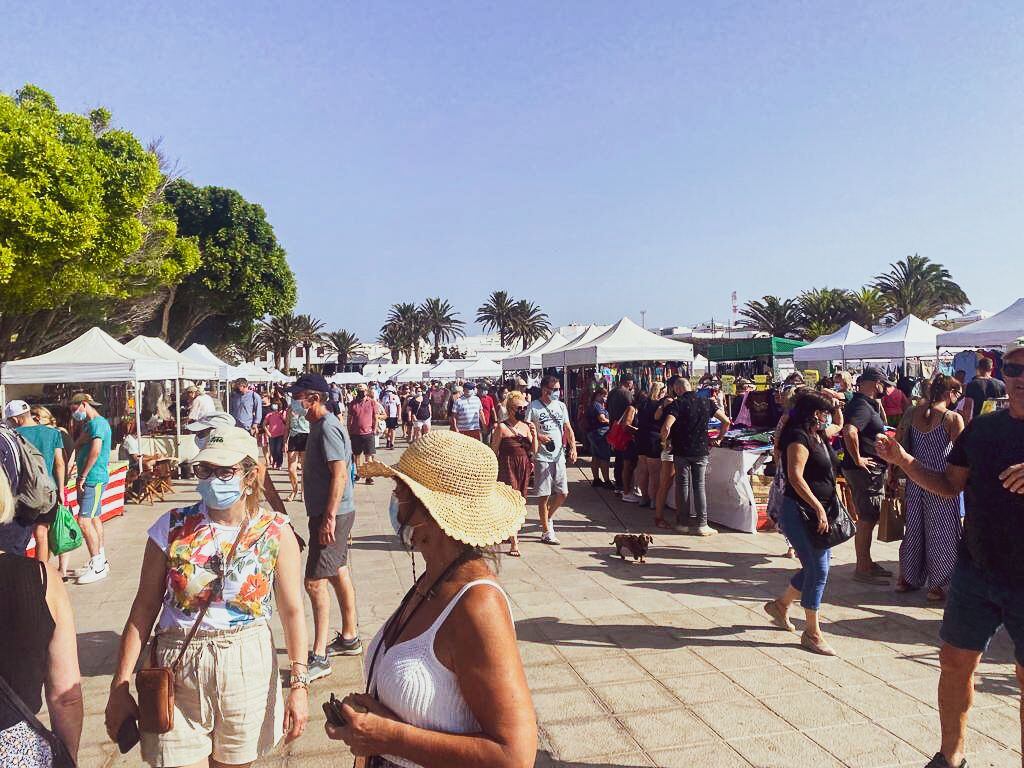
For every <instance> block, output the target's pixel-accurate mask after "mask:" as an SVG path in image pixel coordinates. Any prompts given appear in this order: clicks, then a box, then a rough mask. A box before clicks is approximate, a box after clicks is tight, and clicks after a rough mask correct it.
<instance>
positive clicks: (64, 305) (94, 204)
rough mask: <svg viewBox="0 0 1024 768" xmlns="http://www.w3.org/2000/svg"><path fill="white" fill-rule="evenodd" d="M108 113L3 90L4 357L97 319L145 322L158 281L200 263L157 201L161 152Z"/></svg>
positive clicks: (0, 252) (0, 247) (0, 345)
mask: <svg viewBox="0 0 1024 768" xmlns="http://www.w3.org/2000/svg"><path fill="white" fill-rule="evenodd" d="M110 120H111V115H110V113H109V112H108V111H107V110H105V109H102V108H97V109H95V110H93V111H92V112H90V113H89V114H88V115H77V114H72V113H65V112H61V111H60V110H59V109H58V108H57V105H56V102H55V101H54V99H53V97H52V96H50V94H48V93H46V92H45V91H43V90H42V89H40V88H37V87H35V86H32V85H26V86H25V87H24V88H22V89H21V90H19V91H18V92H17V93H16V94H15V95H14V96H13V97H11V96H7V95H4V94H0V356H4V357H11V356H18V355H25V354H37V353H39V352H44V351H46V350H47V349H49V348H52V347H54V346H57V345H58V344H60V343H63V342H64V341H67V340H68V339H69V338H71V337H72V336H74V335H76V334H77V333H80V332H81V331H82V330H84V328H86V327H88V326H89V325H91V324H94V323H100V324H104V325H106V326H107V327H108V328H109V329H110V330H113V331H115V332H117V330H118V329H119V328H121V327H124V328H126V329H130V330H132V331H136V330H140V329H141V327H142V325H144V323H145V322H146V321H147V320H148V319H149V318H150V317H151V316H152V312H153V310H154V308H155V306H156V304H157V303H158V302H156V301H153V300H152V299H151V298H149V297H152V295H153V294H154V292H156V291H158V290H159V287H160V286H161V285H166V284H170V283H173V282H176V281H179V280H181V279H183V278H184V276H185V275H186V274H188V273H189V272H191V271H193V270H195V269H196V268H197V267H198V265H199V252H198V249H197V247H196V244H195V243H194V242H193V241H191V240H189V239H183V238H181V237H179V236H178V232H177V227H176V223H175V220H174V217H173V214H172V212H171V210H170V208H169V207H168V206H167V205H166V203H164V201H163V194H162V193H163V188H162V185H163V183H164V182H165V180H166V176H165V175H164V174H163V173H162V172H161V168H160V161H159V157H158V153H157V152H156V151H155V149H154V148H152V147H150V148H146V147H143V146H142V144H140V143H139V141H138V140H137V139H136V138H135V137H134V136H132V134H130V133H128V132H127V131H123V130H115V129H111V127H110Z"/></svg>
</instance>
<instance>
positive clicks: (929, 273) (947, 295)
mask: <svg viewBox="0 0 1024 768" xmlns="http://www.w3.org/2000/svg"><path fill="white" fill-rule="evenodd" d="M872 287H873V288H875V289H876V290H878V291H879V293H881V294H882V296H883V298H885V300H886V303H887V304H888V309H889V314H891V315H892V316H893V318H895V319H896V320H902V319H903V318H904V317H906V316H907V315H915V316H917V317H919V318H921V319H922V320H930V319H932V318H933V317H935V316H936V315H937V314H939V313H940V312H943V311H945V310H947V309H952V310H956V311H957V312H962V311H963V310H964V308H965V307H966V306H967V305H968V304H969V303H970V299H968V298H967V294H966V293H964V290H963V289H962V288H961V287H960V286H959V285H958V284H957V283H955V282H954V281H953V277H952V275H950V273H949V270H948V269H946V268H945V267H944V266H942V265H941V264H936V263H934V262H932V261H930V260H929V259H928V258H927V257H925V256H919V255H918V254H916V253H915V254H914V255H913V256H907V257H906V258H905V259H903V260H902V261H897V262H896V263H895V264H890V265H889V272H886V273H884V274H881V275H878V276H877V277H876V278H875V282H874V283H873V285H872Z"/></svg>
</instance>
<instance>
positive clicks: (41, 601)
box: [0, 469, 84, 768]
mask: <svg viewBox="0 0 1024 768" xmlns="http://www.w3.org/2000/svg"><path fill="white" fill-rule="evenodd" d="M14 511H15V504H14V498H13V495H12V493H11V487H10V483H9V482H8V480H7V473H6V472H5V471H4V470H3V469H0V525H6V524H7V523H9V522H10V521H11V520H13V519H14ZM0 583H2V584H3V585H4V586H3V589H2V590H0V682H2V683H3V685H0V765H4V766H19V768H51V767H53V768H69V767H70V766H73V765H74V761H75V760H76V759H77V756H78V745H79V741H80V740H81V737H82V720H83V717H84V707H83V705H82V684H81V683H82V679H81V674H80V672H79V668H78V642H77V638H76V636H75V619H74V615H73V614H72V611H71V601H70V600H69V599H68V593H67V590H66V589H65V587H64V584H63V582H62V581H61V580H60V578H59V577H58V575H57V572H56V571H54V570H53V568H51V567H50V566H49V565H47V564H46V563H42V562H39V561H38V560H30V559H29V558H27V557H23V556H21V555H19V554H9V553H7V552H4V551H2V550H0ZM44 692H45V694H46V709H47V712H48V713H49V718H50V726H51V728H52V730H50V728H47V727H46V726H45V725H43V724H42V723H41V722H40V721H39V719H38V718H37V717H36V715H38V714H39V712H40V710H41V709H42V707H43V693H44Z"/></svg>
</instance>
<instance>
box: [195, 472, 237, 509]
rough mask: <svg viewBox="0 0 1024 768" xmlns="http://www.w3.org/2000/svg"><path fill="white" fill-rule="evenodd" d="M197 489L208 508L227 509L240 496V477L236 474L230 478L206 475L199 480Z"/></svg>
mask: <svg viewBox="0 0 1024 768" xmlns="http://www.w3.org/2000/svg"><path fill="white" fill-rule="evenodd" d="M197 490H198V491H199V497H200V498H201V499H202V500H203V503H204V504H206V506H207V507H209V508H210V509H227V508H228V507H230V506H231V505H232V504H234V503H235V502H236V501H238V500H239V499H240V498H242V478H241V477H239V476H238V475H236V476H235V477H232V478H231V479H230V480H219V479H217V477H216V476H213V477H208V478H207V479H206V480H200V481H199V484H198V485H197Z"/></svg>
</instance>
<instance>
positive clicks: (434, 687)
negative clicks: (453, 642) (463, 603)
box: [367, 579, 512, 768]
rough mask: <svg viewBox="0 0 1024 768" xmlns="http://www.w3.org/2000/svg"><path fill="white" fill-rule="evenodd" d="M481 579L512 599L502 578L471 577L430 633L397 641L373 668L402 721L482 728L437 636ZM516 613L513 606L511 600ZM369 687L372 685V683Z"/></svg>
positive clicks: (450, 729)
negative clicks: (438, 651) (439, 651)
mask: <svg viewBox="0 0 1024 768" xmlns="http://www.w3.org/2000/svg"><path fill="white" fill-rule="evenodd" d="M478 584H487V585H489V586H491V587H494V588H495V589H496V590H498V591H499V592H501V594H502V596H503V597H504V598H505V602H506V603H507V602H508V595H506V594H505V590H503V589H502V588H501V587H500V586H499V585H498V583H497V582H495V581H491V580H490V579H478V580H476V581H471V582H469V583H468V584H466V586H464V587H463V588H462V589H460V590H459V591H458V593H457V594H456V595H455V597H453V598H452V599H451V602H449V603H448V605H446V606H445V608H444V610H443V611H441V615H440V616H438V617H437V619H436V620H435V621H434V623H433V624H431V625H430V627H429V628H428V629H427V630H426V631H425V632H423V633H422V634H420V635H417V636H416V637H413V638H410V639H408V640H405V641H403V642H401V643H396V644H395V645H393V646H392V647H391V648H389V649H388V650H387V652H386V653H382V654H381V656H380V658H378V659H377V664H376V667H375V668H374V672H373V678H374V681H375V682H376V685H377V699H378V700H379V701H380V702H381V703H382V704H383V705H384V706H386V707H388V708H389V709H390V710H391V711H392V712H394V713H395V714H396V715H398V717H399V718H400V719H401V720H402V721H404V722H406V723H409V724H410V725H415V726H417V727H418V728H426V729H428V730H431V731H441V732H443V733H475V732H477V731H479V730H480V723H478V722H477V719H476V718H475V717H474V716H473V713H472V712H471V711H470V709H469V705H467V704H466V700H465V698H463V696H462V691H460V690H459V681H458V678H456V677H455V674H454V673H453V672H452V671H451V670H450V669H448V668H447V667H446V666H445V665H444V664H442V663H441V662H440V661H439V660H438V658H437V656H436V655H435V654H434V638H435V637H436V636H437V632H438V630H439V629H441V626H442V625H443V624H444V622H445V620H446V619H447V618H448V615H449V614H450V613H451V612H452V611H453V610H454V608H455V606H456V605H458V602H459V600H461V599H462V596H463V595H464V594H466V592H467V591H469V589H471V588H472V587H475V586H477V585H478ZM511 615H512V605H511V603H509V616H511ZM383 631H384V630H383V628H381V630H380V631H379V632H377V636H376V637H374V638H373V642H372V643H370V648H369V651H368V653H369V655H368V656H367V658H369V659H372V658H373V654H374V651H376V650H377V645H378V644H379V643H380V641H381V633H382V632H383ZM370 690H371V691H372V690H373V687H372V686H371V688H370ZM383 757H384V758H385V759H386V760H389V761H390V762H392V763H394V764H395V765H400V766H403V767H404V768H419V764H418V763H413V762H411V761H409V760H404V759H402V758H400V757H394V756H392V755H383Z"/></svg>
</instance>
